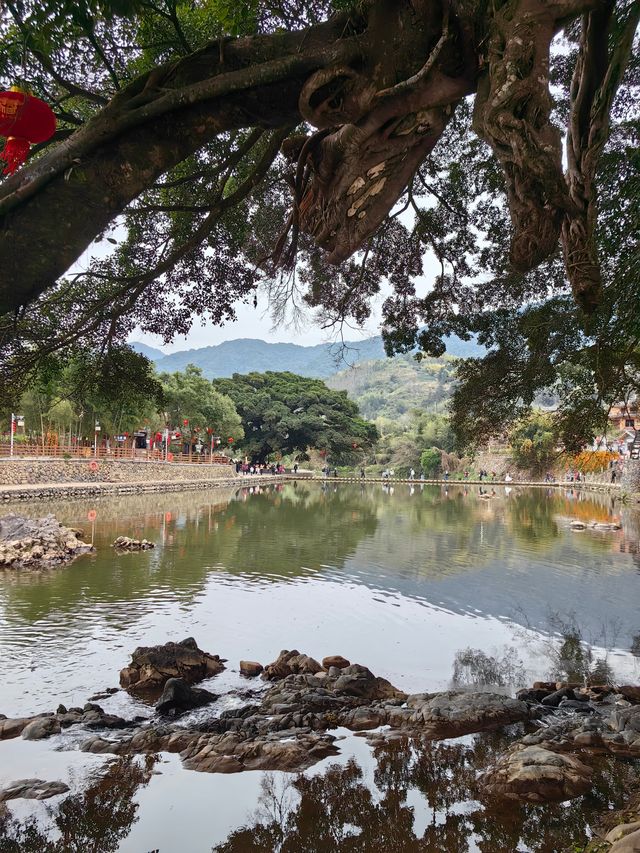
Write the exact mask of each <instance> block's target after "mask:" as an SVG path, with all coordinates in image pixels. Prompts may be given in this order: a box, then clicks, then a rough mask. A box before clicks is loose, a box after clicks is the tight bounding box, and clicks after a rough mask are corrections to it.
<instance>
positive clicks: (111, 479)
mask: <svg viewBox="0 0 640 853" xmlns="http://www.w3.org/2000/svg"><path fill="white" fill-rule="evenodd" d="M235 476H236V472H235V468H234V466H233V465H218V464H210V463H206V462H203V463H201V464H200V463H198V464H195V463H194V464H188V463H180V462H136V461H134V460H118V461H115V460H113V461H111V460H109V461H106V460H105V461H102V460H101V461H100V462H98V468H97V470H96V471H93V470H92V469H91V462H90V460H85V459H83V460H79V459H3V460H1V461H0V486H3V485H4V486H21V485H37V484H38V483H147V482H154V483H158V482H171V483H174V482H177V481H181V482H186V481H189V482H201V483H202V482H203V481H209V480H221V479H228V478H230V477H235Z"/></svg>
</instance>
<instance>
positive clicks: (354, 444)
mask: <svg viewBox="0 0 640 853" xmlns="http://www.w3.org/2000/svg"><path fill="white" fill-rule="evenodd" d="M351 447H353V449H354V450H355V449H356V448H357V447H358V445H357V444H356V443H355V441H354V442H353V444H352V445H351Z"/></svg>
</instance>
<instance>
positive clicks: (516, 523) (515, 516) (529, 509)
mask: <svg viewBox="0 0 640 853" xmlns="http://www.w3.org/2000/svg"><path fill="white" fill-rule="evenodd" d="M556 503H557V502H556V500H554V498H553V497H548V498H547V499H546V500H545V499H542V500H541V499H540V495H539V494H538V493H537V492H520V493H518V494H517V495H515V496H513V497H512V498H511V500H509V501H507V513H508V521H509V526H510V528H511V531H512V532H513V533H514V535H515V536H517V537H518V538H519V539H520V540H521V541H523V542H526V543H527V544H528V546H529V547H531V546H533V545H538V547H541V548H546V547H548V543H549V540H550V539H553V538H555V537H556V536H558V533H559V531H558V525H557V522H556V520H555V516H556V513H557V512H558V509H557V507H556Z"/></svg>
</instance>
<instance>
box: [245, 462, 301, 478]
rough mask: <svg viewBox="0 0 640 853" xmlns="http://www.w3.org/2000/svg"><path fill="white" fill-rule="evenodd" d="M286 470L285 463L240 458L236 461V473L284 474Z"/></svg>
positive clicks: (296, 467)
mask: <svg viewBox="0 0 640 853" xmlns="http://www.w3.org/2000/svg"><path fill="white" fill-rule="evenodd" d="M294 468H295V469H296V471H297V469H298V466H297V465H295V466H294ZM284 472H285V469H284V465H282V464H280V463H279V464H278V465H276V464H275V462H273V463H272V464H271V465H267V464H266V463H264V462H242V461H240V460H238V461H237V462H236V474H248V475H249V476H251V475H252V474H284Z"/></svg>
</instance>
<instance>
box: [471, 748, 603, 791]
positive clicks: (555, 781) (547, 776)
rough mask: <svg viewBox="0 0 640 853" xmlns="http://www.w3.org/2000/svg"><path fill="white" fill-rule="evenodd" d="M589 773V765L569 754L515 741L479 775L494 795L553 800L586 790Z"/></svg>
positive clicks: (588, 785) (588, 784)
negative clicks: (512, 745) (493, 764)
mask: <svg viewBox="0 0 640 853" xmlns="http://www.w3.org/2000/svg"><path fill="white" fill-rule="evenodd" d="M591 776H592V770H591V768H590V767H587V765H586V764H583V763H582V762H581V761H579V760H578V759H577V758H575V757H574V756H573V755H562V754H560V753H558V752H552V751H551V750H550V749H545V748H543V747H541V746H524V745H523V744H516V745H515V746H514V747H512V748H511V749H510V750H509V751H508V752H506V753H505V755H503V756H502V757H501V758H500V759H499V760H498V762H497V763H496V764H495V766H494V767H492V768H491V769H489V770H488V771H487V772H486V773H484V774H483V775H482V776H481V777H480V783H481V784H482V785H483V786H484V787H485V788H486V790H487V792H488V793H489V794H491V795H492V796H494V797H504V798H505V799H509V800H519V801H524V802H529V803H555V802H562V801H563V800H570V799H573V798H574V797H579V796H580V795H581V794H584V793H586V792H587V791H588V790H589V788H590V787H591Z"/></svg>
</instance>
